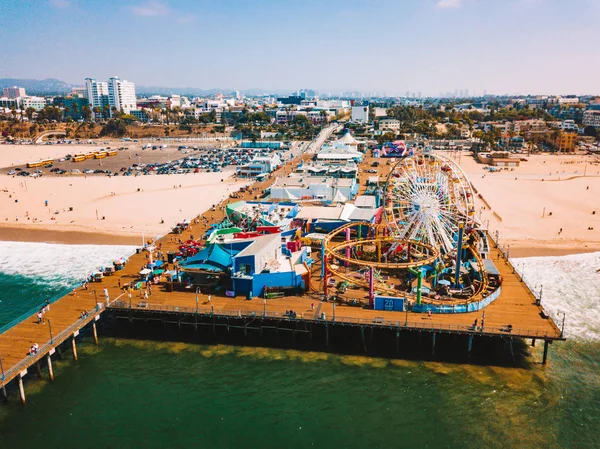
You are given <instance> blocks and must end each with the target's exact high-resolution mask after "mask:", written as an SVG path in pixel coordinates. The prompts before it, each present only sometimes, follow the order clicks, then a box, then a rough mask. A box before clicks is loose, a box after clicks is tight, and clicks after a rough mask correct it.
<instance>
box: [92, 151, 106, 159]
mask: <svg viewBox="0 0 600 449" xmlns="http://www.w3.org/2000/svg"><path fill="white" fill-rule="evenodd" d="M105 157H106V152H104V151H98V152H97V153H96V154H94V159H104V158H105Z"/></svg>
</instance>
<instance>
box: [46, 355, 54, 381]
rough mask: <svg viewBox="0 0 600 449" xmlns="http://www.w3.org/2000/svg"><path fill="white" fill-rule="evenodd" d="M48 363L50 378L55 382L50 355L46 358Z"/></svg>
mask: <svg viewBox="0 0 600 449" xmlns="http://www.w3.org/2000/svg"><path fill="white" fill-rule="evenodd" d="M46 362H47V363H48V377H49V378H50V380H54V370H53V369H52V357H50V354H48V355H47V356H46Z"/></svg>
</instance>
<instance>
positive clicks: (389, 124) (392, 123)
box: [379, 118, 400, 133]
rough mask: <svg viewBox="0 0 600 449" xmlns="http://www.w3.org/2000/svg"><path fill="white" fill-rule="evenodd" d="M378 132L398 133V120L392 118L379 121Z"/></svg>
mask: <svg viewBox="0 0 600 449" xmlns="http://www.w3.org/2000/svg"><path fill="white" fill-rule="evenodd" d="M379 130H380V131H392V132H393V133H398V131H400V120H396V119H393V118H387V119H381V120H379Z"/></svg>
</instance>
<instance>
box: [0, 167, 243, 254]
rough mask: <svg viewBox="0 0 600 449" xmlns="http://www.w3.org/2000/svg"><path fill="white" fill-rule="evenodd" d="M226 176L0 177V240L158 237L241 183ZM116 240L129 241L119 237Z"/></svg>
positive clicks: (225, 195)
mask: <svg viewBox="0 0 600 449" xmlns="http://www.w3.org/2000/svg"><path fill="white" fill-rule="evenodd" d="M230 175H231V172H220V173H196V174H182V175H152V176H137V177H133V176H131V177H107V176H89V177H85V176H83V175H81V176H77V177H76V176H72V177H41V178H24V177H18V176H15V177H13V176H2V177H0V190H1V192H0V240H14V239H15V238H16V239H18V240H33V241H60V242H63V243H66V242H67V241H69V243H81V239H82V238H84V237H83V236H82V235H81V233H82V232H84V233H92V234H108V235H116V236H125V237H129V238H132V237H134V238H135V240H136V241H137V242H139V243H141V236H142V235H145V236H146V237H148V238H150V237H156V236H158V235H163V234H165V233H167V232H168V231H169V230H170V229H171V227H172V226H174V225H175V224H176V223H177V222H179V221H181V220H183V219H185V218H188V219H191V218H193V217H196V216H197V215H198V213H199V212H201V211H205V210H207V209H209V208H210V207H212V206H213V205H215V204H217V203H219V202H220V201H221V200H222V199H223V198H225V197H227V196H229V194H230V193H232V192H234V191H237V190H238V189H239V188H240V187H241V186H243V185H246V183H247V182H245V181H242V182H240V181H235V180H233V179H232V178H230ZM46 200H47V201H48V207H46V206H45V201H46ZM70 208H73V210H72V211H71V210H70ZM57 212H58V213H57ZM19 229H24V230H25V231H19ZM66 231H76V233H79V234H73V235H74V237H73V240H76V242H75V241H73V242H70V240H71V237H68V236H66V235H65V234H64V233H65V232H66ZM36 233H38V234H37V235H35V234H36ZM39 233H41V234H39ZM44 233H45V235H44ZM48 233H50V234H48ZM34 235H35V236H34ZM46 237H48V238H49V240H47V239H46ZM105 239H106V237H95V238H92V239H91V241H90V242H89V243H109V242H107V241H106V240H105ZM119 242H120V243H132V241H131V240H124V239H121V240H120V241H119ZM110 243H112V244H115V243H117V242H115V241H110Z"/></svg>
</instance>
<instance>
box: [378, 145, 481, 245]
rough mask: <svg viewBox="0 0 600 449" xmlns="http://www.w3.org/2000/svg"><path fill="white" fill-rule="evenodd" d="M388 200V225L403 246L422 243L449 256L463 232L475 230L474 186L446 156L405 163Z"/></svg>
mask: <svg viewBox="0 0 600 449" xmlns="http://www.w3.org/2000/svg"><path fill="white" fill-rule="evenodd" d="M385 195H386V205H385V219H386V221H387V223H388V227H389V229H390V233H391V234H392V235H393V236H394V237H396V238H397V239H399V240H405V239H408V240H415V241H421V242H423V243H425V244H428V245H431V246H433V247H435V248H439V250H440V253H442V254H448V253H452V252H453V251H455V250H456V248H457V246H458V240H459V238H458V235H459V229H460V228H461V227H463V228H465V229H468V228H470V227H471V228H472V227H474V226H475V200H474V193H473V189H472V187H471V184H470V182H469V180H468V179H467V176H466V175H465V173H464V172H463V171H462V169H461V168H460V167H459V166H458V165H457V164H456V163H455V162H454V161H453V160H452V159H450V158H448V157H446V156H442V155H440V154H434V153H420V154H416V155H414V156H411V157H408V158H405V159H402V160H400V161H399V162H398V163H397V164H396V165H395V166H394V167H393V168H392V170H391V172H390V175H389V176H388V179H387V183H386V191H385Z"/></svg>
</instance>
